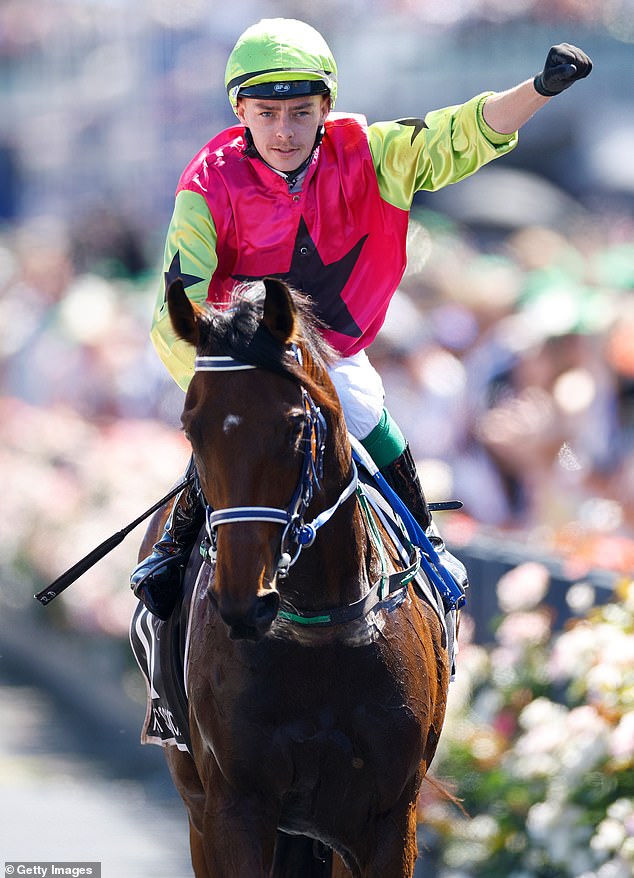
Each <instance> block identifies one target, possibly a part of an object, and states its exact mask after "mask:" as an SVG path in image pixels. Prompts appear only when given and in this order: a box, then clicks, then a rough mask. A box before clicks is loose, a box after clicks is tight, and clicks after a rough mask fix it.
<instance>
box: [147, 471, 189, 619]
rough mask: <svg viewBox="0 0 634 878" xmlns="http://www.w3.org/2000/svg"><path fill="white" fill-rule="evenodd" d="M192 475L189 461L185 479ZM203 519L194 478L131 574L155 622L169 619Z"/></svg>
mask: <svg viewBox="0 0 634 878" xmlns="http://www.w3.org/2000/svg"><path fill="white" fill-rule="evenodd" d="M194 473H195V469H194V463H193V460H191V461H190V463H189V466H188V468H187V471H186V473H185V475H186V477H187V476H190V475H193V474H194ZM203 519H204V508H203V505H202V503H201V493H200V486H199V483H198V478H197V477H195V478H194V479H192V480H190V481H189V482H188V483H187V484H186V485H185V487H184V488H183V489H182V491H180V492H179V493H178V494H177V495H176V498H175V500H174V505H173V506H172V510H171V512H170V514H169V517H168V519H167V522H166V523H165V530H164V531H163V535H162V536H161V538H160V539H159V541H158V542H157V543H155V545H154V548H153V549H152V553H151V554H150V555H149V556H148V557H147V558H145V559H144V560H143V561H141V562H140V563H139V564H138V565H137V566H136V567H135V569H134V571H133V572H132V576H131V577H130V587H131V588H132V590H133V591H134V594H135V595H136V597H137V598H138V599H139V600H140V601H142V603H143V604H145V606H146V607H147V608H148V610H149V611H150V612H151V613H153V614H154V615H155V616H158V618H159V619H163V620H164V621H165V620H167V619H169V617H170V615H171V613H172V610H173V609H174V607H175V606H176V603H177V601H178V598H179V596H180V593H181V588H182V584H183V576H184V573H185V568H186V567H187V561H188V559H189V555H190V553H191V550H192V548H193V545H194V540H195V539H196V536H197V535H198V532H199V530H200V527H201V525H202V523H203Z"/></svg>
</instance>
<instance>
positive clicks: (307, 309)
mask: <svg viewBox="0 0 634 878" xmlns="http://www.w3.org/2000/svg"><path fill="white" fill-rule="evenodd" d="M289 291H290V293H291V297H292V299H293V304H294V305H295V311H296V316H295V332H294V335H293V338H292V342H294V343H295V344H296V345H297V346H298V347H299V348H300V350H301V354H302V364H301V365H300V364H299V363H298V362H297V360H296V358H295V357H294V356H293V355H292V353H291V352H290V351H289V350H288V347H287V346H286V345H283V344H281V343H280V342H279V341H278V340H277V339H276V338H274V337H273V335H271V333H270V332H269V330H268V329H267V327H266V326H265V325H264V324H263V323H262V314H263V304H264V285H263V284H262V283H259V282H257V283H254V284H249V285H241V286H239V287H237V288H236V289H235V290H234V292H233V293H232V297H231V301H230V303H229V305H228V307H227V308H226V309H223V310H219V309H218V308H213V307H211V306H207V307H206V309H205V313H204V316H203V319H202V320H201V321H200V323H199V340H198V351H197V352H198V354H199V355H200V356H206V355H210V354H213V355H215V356H229V357H234V358H235V359H236V360H241V361H243V362H245V363H250V364H251V365H253V366H259V367H261V368H263V369H267V370H268V371H270V372H274V373H276V374H278V375H282V376H283V377H285V378H288V379H290V380H291V381H293V382H295V383H296V384H302V385H304V386H306V389H307V390H308V391H309V393H310V394H311V395H312V396H313V397H314V398H315V401H316V402H318V404H320V405H324V406H327V407H328V408H329V409H330V410H332V409H334V408H335V406H336V402H337V401H336V395H335V394H334V392H333V388H332V385H331V384H330V382H329V381H326V382H325V384H324V378H325V374H326V369H327V367H328V366H329V365H331V364H332V363H334V362H335V360H336V359H337V354H336V352H335V351H334V350H333V349H332V348H331V347H330V345H329V344H328V342H327V341H326V340H325V339H324V337H323V335H322V330H323V325H322V324H321V322H320V321H319V319H318V318H317V317H316V316H315V314H314V311H313V308H312V305H311V301H310V298H309V297H308V296H305V295H304V294H302V293H300V292H298V291H297V290H293V289H290V288H289Z"/></svg>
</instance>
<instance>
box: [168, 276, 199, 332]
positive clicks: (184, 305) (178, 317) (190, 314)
mask: <svg viewBox="0 0 634 878" xmlns="http://www.w3.org/2000/svg"><path fill="white" fill-rule="evenodd" d="M166 298H167V307H168V310H169V315H170V320H171V321H172V326H173V327H174V332H175V333H176V335H177V336H178V337H179V338H182V339H183V340H184V341H188V342H189V343H190V344H192V345H193V346H194V347H198V315H197V313H196V312H197V309H196V305H194V304H193V303H192V302H190V300H189V299H188V298H187V293H186V292H185V287H184V286H183V281H182V280H181V278H180V277H177V278H176V279H175V280H173V281H172V282H171V283H170V285H169V286H168V288H167V293H166Z"/></svg>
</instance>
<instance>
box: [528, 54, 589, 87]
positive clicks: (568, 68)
mask: <svg viewBox="0 0 634 878" xmlns="http://www.w3.org/2000/svg"><path fill="white" fill-rule="evenodd" d="M591 70H592V61H591V60H590V58H589V57H588V56H587V55H586V53H585V52H582V51H581V49H578V48H577V47H576V46H571V45H570V44H569V43H560V44H559V45H558V46H553V47H552V48H551V50H550V51H549V52H548V57H547V58H546V63H545V64H544V69H543V70H542V72H541V73H538V74H537V76H536V77H535V79H534V80H533V84H534V86H535V90H536V91H538V92H539V93H540V95H544V97H548V98H551V97H553V95H558V94H559V93H560V92H562V91H564V89H566V88H569V87H570V86H571V85H572V84H573V82H576V81H577V80H578V79H584V78H585V77H586V76H588V75H589V74H590V71H591Z"/></svg>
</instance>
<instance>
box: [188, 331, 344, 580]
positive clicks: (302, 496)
mask: <svg viewBox="0 0 634 878" xmlns="http://www.w3.org/2000/svg"><path fill="white" fill-rule="evenodd" d="M291 352H292V353H293V355H294V356H295V358H296V360H297V362H298V363H300V364H301V351H300V350H299V348H298V347H297V346H295V345H294V346H292V348H291ZM257 368H258V367H257V366H254V365H252V364H251V363H245V362H242V361H241V360H236V359H234V358H233V357H196V359H195V363H194V369H195V371H196V372H237V371H243V370H246V369H257ZM301 390H302V401H303V405H304V411H305V418H304V428H303V432H302V438H301V443H302V447H303V459H302V467H301V472H300V477H299V482H298V484H297V487H296V488H295V492H294V494H293V497H292V499H291V501H290V503H289V506H288V508H287V509H281V508H279V507H275V506H230V507H227V508H225V509H213V508H212V507H211V506H209V505H207V506H206V522H207V535H208V537H209V543H210V548H209V550H208V557H209V560H210V561H212V562H213V561H214V560H215V557H216V552H217V539H216V530H217V528H218V527H219V526H220V525H221V524H235V523H238V522H245V521H271V522H273V523H274V524H279V525H282V526H283V527H284V530H283V532H282V537H281V542H280V552H279V558H278V562H277V568H276V569H277V575H278V576H280V577H282V578H283V577H285V576H287V575H288V571H289V569H290V567H292V565H293V564H294V563H295V562H296V561H297V559H298V558H299V555H300V552H301V551H302V549H304V548H306V547H308V546H311V545H312V544H313V542H314V541H315V537H316V536H317V532H318V530H319V528H321V527H322V526H323V525H324V524H326V522H327V521H329V520H330V519H331V518H332V516H333V515H334V514H335V512H336V511H337V509H338V508H339V507H340V506H341V504H342V503H344V501H346V500H347V499H348V498H349V497H351V496H352V494H354V492H355V491H356V489H357V481H358V475H357V468H356V465H355V463H354V461H352V462H351V466H352V477H351V479H350V481H349V483H348V484H347V485H346V487H345V488H344V489H343V491H342V492H341V494H340V495H339V497H338V499H337V501H336V502H335V503H333V505H332V506H330V507H329V508H328V509H325V510H324V511H323V512H321V513H320V514H319V515H317V516H316V518H314V519H313V520H312V521H310V522H305V521H304V516H305V515H306V512H307V510H308V507H309V505H310V502H311V500H312V498H313V494H314V492H315V490H316V489H319V487H320V484H321V478H322V476H323V464H324V452H325V443H326V434H327V426H326V420H325V418H324V416H323V414H322V413H321V411H320V409H319V407H318V406H316V405H315V403H314V401H313V399H312V397H311V396H310V394H309V393H308V391H307V390H306V389H305V388H304V387H302V389H301Z"/></svg>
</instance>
